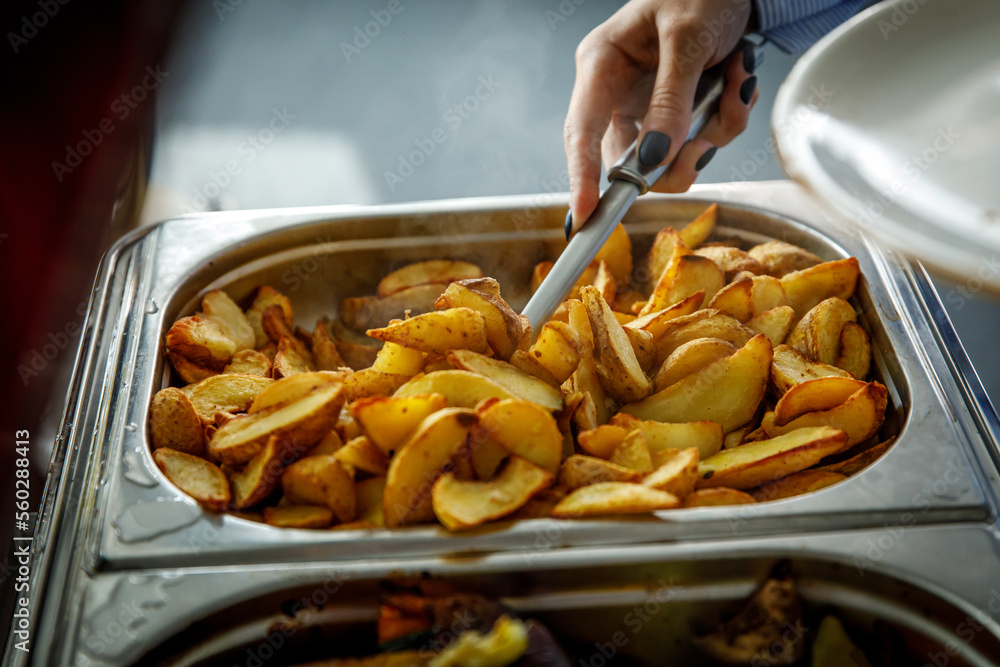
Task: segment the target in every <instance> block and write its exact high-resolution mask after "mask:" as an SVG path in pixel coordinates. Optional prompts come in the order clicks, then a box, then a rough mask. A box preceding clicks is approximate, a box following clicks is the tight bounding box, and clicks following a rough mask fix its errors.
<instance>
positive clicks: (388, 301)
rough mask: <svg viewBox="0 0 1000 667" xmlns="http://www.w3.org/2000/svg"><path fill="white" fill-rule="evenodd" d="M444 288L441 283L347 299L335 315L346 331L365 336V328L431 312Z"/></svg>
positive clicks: (384, 325)
mask: <svg viewBox="0 0 1000 667" xmlns="http://www.w3.org/2000/svg"><path fill="white" fill-rule="evenodd" d="M447 288H448V286H447V285H445V284H442V283H431V284H428V285H418V286H416V287H410V288H407V289H404V290H400V291H399V292H395V293H394V294H391V295H390V296H387V297H385V298H380V297H377V296H360V297H350V298H347V299H343V300H342V301H341V302H340V308H339V310H338V315H339V317H340V320H341V321H342V322H343V323H344V325H345V326H346V327H347V329H349V330H351V331H354V332H360V333H364V332H365V331H367V330H368V329H374V328H380V327H386V326H388V325H389V323H390V322H392V321H393V320H399V319H403V318H405V317H407V316H408V315H410V316H413V315H421V314H423V313H429V312H431V311H433V310H434V303H435V302H436V301H437V300H438V298H439V297H440V296H441V294H442V293H443V292H444V291H445V289H447ZM348 342H351V341H348ZM341 354H343V352H341Z"/></svg>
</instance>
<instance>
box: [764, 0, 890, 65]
mask: <svg viewBox="0 0 1000 667" xmlns="http://www.w3.org/2000/svg"><path fill="white" fill-rule="evenodd" d="M869 2H870V0H795V1H794V2H789V1H788V0H754V5H755V7H756V9H757V32H758V33H760V34H761V35H763V36H764V37H766V38H767V39H768V40H769V41H771V42H773V43H774V45H775V46H777V47H778V48H779V49H781V50H782V51H786V52H788V53H802V52H803V51H805V50H806V49H808V48H809V47H810V46H812V45H813V44H815V43H816V42H817V41H819V39H820V38H821V37H823V35H825V34H827V33H828V32H830V31H831V30H833V29H834V28H836V27H837V26H838V25H840V24H841V23H843V22H844V21H846V20H847V19H849V18H851V17H852V16H854V14H855V13H856V12H857V11H858V10H859V9H861V8H862V7H863V6H865V5H866V4H868V3H869Z"/></svg>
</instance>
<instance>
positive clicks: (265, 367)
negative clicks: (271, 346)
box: [222, 350, 271, 377]
mask: <svg viewBox="0 0 1000 667" xmlns="http://www.w3.org/2000/svg"><path fill="white" fill-rule="evenodd" d="M222 372H223V373H227V374H228V373H233V374H237V375H256V376H259V377H270V376H271V360H270V359H269V358H268V357H267V355H266V354H264V353H263V352H258V351H257V350H240V351H239V352H237V353H236V354H234V355H233V358H232V359H231V360H230V361H229V364H228V365H227V366H226V367H225V368H224V369H223V371H222Z"/></svg>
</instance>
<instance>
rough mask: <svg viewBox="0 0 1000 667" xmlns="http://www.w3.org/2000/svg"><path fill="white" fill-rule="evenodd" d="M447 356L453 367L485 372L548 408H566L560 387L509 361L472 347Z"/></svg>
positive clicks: (519, 396) (499, 383)
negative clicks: (492, 357) (474, 349)
mask: <svg viewBox="0 0 1000 667" xmlns="http://www.w3.org/2000/svg"><path fill="white" fill-rule="evenodd" d="M447 359H448V363H449V364H451V366H452V367H453V368H455V369H457V370H464V371H469V372H472V373H477V374H479V375H482V376H483V377H485V378H487V379H489V380H491V381H492V382H494V383H496V384H497V385H499V386H501V387H503V388H504V389H506V390H507V391H508V392H509V393H510V394H511V395H512V396H516V397H518V398H522V399H524V400H526V401H531V402H532V403H537V404H539V405H541V406H543V407H545V408H546V409H547V410H553V411H555V410H562V407H563V397H562V393H561V392H560V391H559V390H558V389H557V388H555V387H553V386H552V385H550V384H548V383H547V382H544V381H543V380H539V379H538V378H536V377H535V376H533V375H530V374H528V373H525V372H524V371H522V370H520V369H518V368H516V367H515V366H512V365H510V364H508V363H507V362H505V361H501V360H500V359H491V358H490V357H487V356H484V355H481V354H476V353H475V352H471V351H469V350H454V351H452V352H449V353H448V354H447ZM484 398H485V397H484ZM496 398H503V397H501V396H497V397H496Z"/></svg>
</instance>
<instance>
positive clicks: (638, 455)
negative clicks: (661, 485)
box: [608, 429, 653, 473]
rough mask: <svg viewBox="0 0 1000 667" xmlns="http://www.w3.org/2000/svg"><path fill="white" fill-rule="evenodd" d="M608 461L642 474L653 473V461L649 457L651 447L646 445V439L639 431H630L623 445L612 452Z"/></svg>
mask: <svg viewBox="0 0 1000 667" xmlns="http://www.w3.org/2000/svg"><path fill="white" fill-rule="evenodd" d="M608 461H610V462H611V463H614V464H615V465H619V466H622V467H623V468H629V469H630V470H635V471H637V472H641V473H647V472H652V471H653V459H652V458H651V457H650V455H649V446H648V445H647V444H646V437H645V436H644V435H643V434H642V431H640V430H639V429H635V430H632V431H629V432H628V433H627V434H626V435H625V439H624V440H622V442H621V444H620V445H618V446H617V447H615V449H614V451H613V452H611V456H610V457H608Z"/></svg>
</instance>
